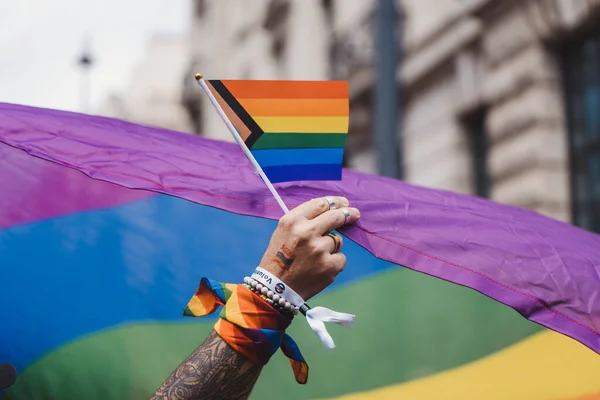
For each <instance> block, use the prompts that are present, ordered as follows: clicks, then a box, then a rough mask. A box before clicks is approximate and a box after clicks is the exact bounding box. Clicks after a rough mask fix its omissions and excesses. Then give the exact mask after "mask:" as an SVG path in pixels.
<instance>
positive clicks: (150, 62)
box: [100, 35, 194, 132]
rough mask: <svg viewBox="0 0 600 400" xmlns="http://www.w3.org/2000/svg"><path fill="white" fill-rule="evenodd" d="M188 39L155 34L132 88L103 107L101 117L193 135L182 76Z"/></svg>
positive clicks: (184, 68)
mask: <svg viewBox="0 0 600 400" xmlns="http://www.w3.org/2000/svg"><path fill="white" fill-rule="evenodd" d="M188 49H189V47H188V43H187V38H183V37H178V36H171V35H156V36H154V37H153V38H151V40H150V41H149V43H148V46H147V48H146V49H145V51H144V53H143V54H142V58H141V59H140V60H139V62H138V63H137V65H136V66H135V68H134V70H133V72H132V76H131V79H130V80H129V85H128V86H127V87H126V88H125V90H124V92H123V93H115V94H113V95H112V96H110V97H109V98H108V99H107V100H106V101H105V103H104V104H103V107H102V110H101V112H100V113H101V114H102V115H106V116H110V117H115V118H120V119H125V120H129V121H132V122H137V123H141V124H146V125H152V126H158V127H161V128H167V129H173V130H177V131H181V132H193V131H194V127H193V125H192V123H193V119H192V118H191V117H190V115H189V113H188V111H187V108H186V107H185V106H184V104H183V102H182V99H181V93H182V91H183V85H184V81H183V80H182V78H181V77H182V76H183V75H184V73H185V72H186V71H187V68H188V67H189V61H188V60H189V51H188Z"/></svg>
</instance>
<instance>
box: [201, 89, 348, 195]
mask: <svg viewBox="0 0 600 400" xmlns="http://www.w3.org/2000/svg"><path fill="white" fill-rule="evenodd" d="M207 85H208V87H209V89H210V91H211V92H212V94H213V95H214V96H215V98H216V99H217V102H218V103H219V105H220V106H221V108H222V109H223V111H224V112H225V114H226V115H227V117H228V118H229V121H230V122H231V123H232V124H233V126H234V127H235V128H236V130H237V131H238V133H239V134H240V136H241V137H242V139H243V140H244V143H246V146H248V148H249V149H250V151H251V152H252V154H253V156H254V157H255V158H256V160H257V161H258V163H259V164H260V165H261V167H262V169H263V171H264V172H265V174H266V175H267V177H268V178H269V180H270V181H271V182H273V183H277V182H287V181H298V180H311V181H312V180H340V179H342V161H343V158H344V144H345V143H346V134H347V133H348V107H349V105H348V83H347V82H345V81H260V80H252V81H249V80H239V81H238V80H209V81H207Z"/></svg>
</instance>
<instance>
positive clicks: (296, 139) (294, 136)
mask: <svg viewBox="0 0 600 400" xmlns="http://www.w3.org/2000/svg"><path fill="white" fill-rule="evenodd" d="M345 143H346V135H345V134H343V133H263V134H262V136H261V137H260V139H258V140H257V141H256V143H254V145H253V146H252V150H261V149H314V148H343V147H344V144H345Z"/></svg>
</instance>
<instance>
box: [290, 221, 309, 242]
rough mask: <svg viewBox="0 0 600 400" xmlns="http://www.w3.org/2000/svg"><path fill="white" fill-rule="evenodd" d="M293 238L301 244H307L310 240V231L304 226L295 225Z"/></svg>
mask: <svg viewBox="0 0 600 400" xmlns="http://www.w3.org/2000/svg"><path fill="white" fill-rule="evenodd" d="M292 236H293V237H294V238H295V239H296V240H297V241H298V242H299V243H306V242H307V241H308V240H309V239H310V230H309V229H308V227H307V226H306V225H304V224H295V225H294V226H293V227H292Z"/></svg>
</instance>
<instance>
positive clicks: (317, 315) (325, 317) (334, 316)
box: [306, 307, 354, 350]
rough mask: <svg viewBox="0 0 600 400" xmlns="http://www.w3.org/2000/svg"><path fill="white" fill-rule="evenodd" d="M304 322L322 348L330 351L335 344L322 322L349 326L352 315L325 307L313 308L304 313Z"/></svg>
mask: <svg viewBox="0 0 600 400" xmlns="http://www.w3.org/2000/svg"><path fill="white" fill-rule="evenodd" d="M306 321H307V322H308V325H310V329H312V330H313V332H314V333H315V334H316V335H317V336H318V337H319V339H320V340H321V343H323V346H325V348H326V349H329V350H331V349H333V348H335V343H334V342H333V339H332V338H331V335H330V334H329V332H327V328H326V327H325V324H324V323H323V322H332V323H334V324H338V325H342V326H350V325H352V323H353V322H354V315H352V314H346V313H341V312H337V311H333V310H330V309H329V308H325V307H315V308H311V309H310V310H308V311H307V312H306Z"/></svg>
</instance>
